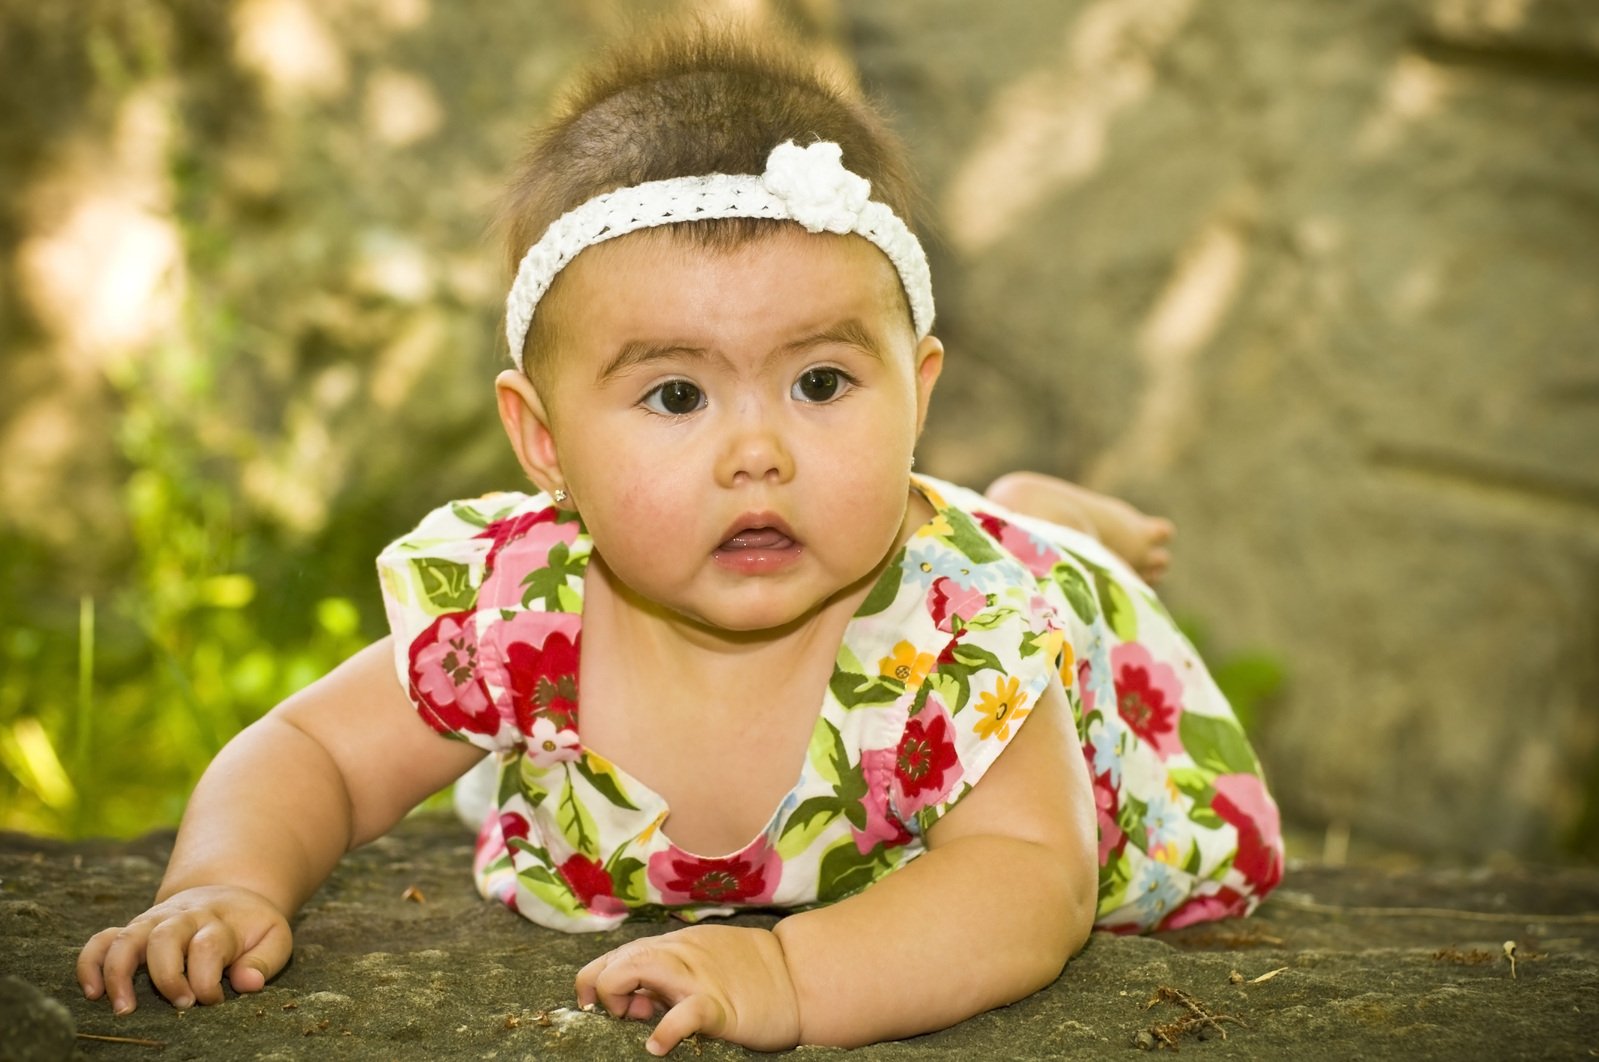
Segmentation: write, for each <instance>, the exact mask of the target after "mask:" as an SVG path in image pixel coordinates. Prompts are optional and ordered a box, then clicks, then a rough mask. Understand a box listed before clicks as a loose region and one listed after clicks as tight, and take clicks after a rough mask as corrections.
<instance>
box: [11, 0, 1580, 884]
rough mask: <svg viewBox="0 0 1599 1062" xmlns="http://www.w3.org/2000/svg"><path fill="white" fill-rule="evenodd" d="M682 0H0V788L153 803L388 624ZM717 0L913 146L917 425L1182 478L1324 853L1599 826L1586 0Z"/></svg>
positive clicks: (1248, 683) (480, 473)
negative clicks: (547, 171) (597, 127)
mask: <svg viewBox="0 0 1599 1062" xmlns="http://www.w3.org/2000/svg"><path fill="white" fill-rule="evenodd" d="M681 6H686V4H681V3H675V2H673V0H653V2H641V3H622V2H620V0H613V2H610V3H582V2H579V0H516V2H513V3H506V2H503V0H451V2H449V3H443V2H440V0H317V2H312V0H75V2H73V3H70V4H38V3H33V2H28V0H0V65H3V69H5V71H6V76H5V77H4V78H0V189H3V190H4V195H3V196H0V373H3V380H4V383H3V386H0V502H3V505H0V669H3V672H0V763H3V764H4V766H5V768H6V774H5V775H4V776H3V778H0V828H12V829H26V830H31V831H35V832H42V833H65V834H94V833H123V834H125V833H132V832H137V831H140V830H143V829H146V828H148V827H150V826H153V825H157V824H162V823H166V822H169V821H172V820H173V819H175V816H176V815H177V814H178V813H179V811H180V810H181V806H182V801H183V798H184V795H185V794H186V791H187V787H188V785H189V784H190V783H191V782H192V779H193V777H194V776H195V775H196V774H197V772H198V771H199V770H200V769H201V768H202V767H203V766H204V764H205V762H206V761H207V760H209V758H210V756H211V755H212V754H213V753H214V751H215V749H216V748H217V747H218V746H219V745H220V744H221V743H222V742H223V741H225V740H226V739H227V737H228V736H230V735H231V734H232V733H233V732H235V731H236V730H237V729H238V727H239V726H241V725H243V724H244V723H246V722H248V721H249V720H250V719H252V718H254V717H255V716H256V715H258V714H259V713H260V712H261V711H264V710H265V709H266V708H267V707H269V706H270V705H271V704H272V703H273V702H274V701H275V700H277V699H278V698H280V697H281V696H283V695H285V694H286V693H287V692H289V691H291V690H292V689H295V688H297V687H298V686H300V685H302V684H303V683H304V682H306V681H308V680H309V679H310V678H311V677H313V676H314V675H316V674H317V673H319V672H320V671H322V670H324V669H325V668H326V667H328V666H330V665H331V664H332V663H333V662H335V661H337V660H338V659H340V658H342V657H343V656H344V655H346V654H347V653H348V652H350V651H351V650H352V649H353V648H354V647H356V646H358V645H360V644H362V643H363V642H365V641H366V640H368V639H370V638H372V637H375V636H377V635H378V634H380V633H381V632H382V617H381V607H380V605H379V602H378V599H377V594H376V586H375V582H374V581H373V578H372V567H371V558H372V556H373V554H374V553H375V551H376V550H377V549H378V548H379V547H380V546H381V545H382V544H383V543H384V542H386V541H387V540H388V539H389V538H391V537H392V536H394V535H396V534H398V533H400V532H402V531H403V530H405V529H406V528H408V527H409V526H410V525H411V523H413V522H414V520H415V519H416V518H417V517H418V516H419V515H420V514H421V513H422V512H424V511H425V510H426V509H427V508H429V507H430V506H432V505H434V504H436V503H437V502H438V501H440V500H442V499H444V498H447V497H454V496H460V495H465V494H470V493H475V492H479V491H483V490H489V489H496V488H508V487H515V486H516V485H517V484H518V483H519V474H518V473H517V470H516V468H515V465H514V463H513V462H512V461H511V459H510V456H509V453H508V451H507V450H506V447H505V446H504V444H503V443H502V441H501V439H500V436H499V429H498V426H497V422H496V420H495V417H494V414H493V410H492V404H491V399H490V391H489V384H490V381H491V380H492V377H493V374H494V372H495V371H496V370H497V369H498V368H499V367H500V366H501V365H502V364H503V362H504V350H503V340H502V339H500V338H499V337H498V327H497V325H498V312H499V311H498V304H499V300H500V297H501V292H502V283H503V278H502V274H501V266H500V261H499V252H498V249H497V248H496V247H494V246H493V244H492V242H491V241H490V239H489V238H488V237H487V234H486V222H487V219H488V217H489V215H490V212H491V209H492V204H493V200H494V197H495V195H496V193H497V190H498V186H499V181H500V179H501V176H502V174H503V173H504V172H505V170H506V168H507V167H508V165H509V163H510V161H511V160H512V159H513V157H514V156H515V154H516V153H517V151H518V149H519V145H520V141H521V136H522V133H523V131H524V129H525V128H526V126H527V125H528V124H529V123H530V122H531V121H533V120H535V119H536V118H537V117H538V116H539V115H540V113H541V112H542V110H543V107H544V105H545V103H546V101H547V100H548V99H549V97H550V94H551V93H552V91H553V90H554V89H555V88H556V87H557V86H558V85H559V84H560V82H561V79H562V77H563V75H564V74H566V73H567V72H568V71H569V70H570V69H571V68H572V67H573V65H574V64H575V63H576V62H578V61H579V60H581V58H582V57H583V56H584V55H586V54H588V53H589V52H590V51H591V49H592V48H593V47H595V46H596V45H598V44H601V43H603V42H604V41H605V40H608V39H610V38H611V37H612V36H614V35H615V34H617V33H620V32H625V30H626V28H627V27H628V25H629V24H630V21H631V20H632V19H634V18H636V17H640V16H648V15H652V14H658V13H661V12H666V11H670V10H675V9H676V8H678V7H681ZM701 6H704V5H701ZM712 6H713V7H714V8H716V9H718V10H722V11H725V12H728V13H731V14H733V15H736V16H738V17H744V18H749V19H752V20H754V21H755V22H756V23H757V24H759V25H764V26H768V27H775V26H779V25H785V26H788V27H790V29H791V31H793V32H798V33H799V34H801V35H802V36H805V37H808V38H809V39H811V40H812V41H814V42H815V43H816V44H817V46H818V47H819V48H821V49H823V50H825V51H826V52H827V54H829V55H830V56H831V57H832V58H833V60H834V61H835V62H837V64H838V65H839V67H840V68H841V69H843V70H845V71H848V72H849V73H850V74H851V76H853V77H855V78H857V79H858V80H859V82H860V83H861V84H862V85H863V87H864V88H865V89H866V90H867V91H868V92H870V93H871V94H873V95H874V96H875V97H877V98H878V99H879V100H880V101H882V102H883V103H884V104H885V105H886V106H887V108H888V110H889V111H890V112H891V114H892V115H893V117H894V120H895V124H896V125H897V127H898V128H899V130H900V131H901V132H902V133H903V134H904V135H905V137H906V139H907V140H908V142H909V145H910V148H911V151H912V154H913V157H914V159H915V161H916V162H917V164H918V165H919V166H920V168H921V172H922V174H923V177H924V179H925V184H926V189H927V192H928V195H929V202H930V205H931V209H930V212H929V213H930V216H929V217H928V218H926V219H924V221H925V224H924V228H925V229H926V230H927V231H928V232H929V234H930V236H929V241H928V242H929V247H930V252H931V255H932V257H933V260H934V278H935V290H936V293H937V296H938V299H939V316H940V323H939V328H938V331H939V333H940V335H941V336H943V338H944V339H945V342H946V344H947V345H948V347H949V349H950V353H951V358H950V361H949V367H948V369H947V370H946V374H945V378H944V381H943V383H942V385H941V388H940V392H939V395H938V397H937V399H936V400H935V402H936V408H935V413H934V417H933V421H932V424H931V426H930V427H929V430H928V433H927V435H926V437H925V438H924V442H923V447H922V458H921V461H920V463H919V466H920V467H922V468H924V469H926V470H928V471H931V472H933V473H934V474H938V475H943V476H946V477H949V478H953V479H958V480H964V481H968V482H971V483H973V484H974V485H981V484H982V483H983V482H984V481H986V480H987V479H988V478H990V477H992V476H993V475H995V474H997V473H999V472H1001V471H1004V470H1006V469H1010V468H1014V467H1020V466H1026V467H1034V468H1039V469H1041V470H1044V471H1050V472H1055V473H1058V474H1062V475H1066V476H1071V477H1074V478H1078V479H1081V480H1083V481H1086V482H1088V483H1090V484H1093V485H1095V486H1098V487H1100V488H1102V489H1105V490H1109V491H1113V492H1117V493H1121V494H1124V495H1125V496H1127V497H1129V498H1131V499H1132V500H1134V501H1135V502H1137V503H1138V504H1140V505H1142V506H1144V507H1146V508H1149V509H1152V510H1155V511H1159V512H1164V513H1167V514H1169V515H1171V516H1173V517H1174V518H1175V519H1176V520H1177V522H1178V523H1179V525H1180V527H1181V533H1180V540H1179V550H1178V562H1177V565H1176V568H1175V570H1174V573H1173V575H1172V576H1171V577H1170V579H1169V581H1168V584H1167V586H1166V595H1165V596H1166V597H1167V599H1168V601H1169V603H1170V604H1171V606H1172V608H1173V610H1174V612H1176V614H1177V615H1178V616H1179V618H1180V619H1182V620H1183V622H1184V623H1185V624H1186V625H1187V626H1188V627H1189V628H1190V630H1191V631H1192V633H1193V634H1194V636H1195V638H1196V640H1197V641H1198V642H1199V644H1200V647H1201V649H1202V650H1203V651H1205V653H1206V654H1207V656H1208V657H1209V658H1210V659H1211V660H1212V662H1213V664H1214V665H1215V667H1216V669H1217V671H1218V673H1219V674H1220V676H1221V678H1222V680H1223V682H1224V685H1226V687H1227V688H1228V689H1229V692H1230V693H1231V694H1232V695H1233V696H1234V699H1235V701H1236V702H1237V703H1238V705H1239V707H1240V709H1241V712H1242V714H1244V715H1245V716H1246V719H1247V721H1248V725H1249V726H1250V728H1251V730H1252V732H1253V733H1254V735H1255V737H1256V740H1257V742H1258V744H1259V748H1260V750H1261V752H1262V755H1263V757H1264V759H1265V760H1266V763H1267V768H1268V771H1269V773H1270V775H1271V777H1272V779H1273V782H1274V787H1275V789H1276V791H1277V793H1278V796H1279V798H1280V800H1281V802H1282V804H1283V806H1284V809H1285V811H1286V812H1287V813H1288V814H1289V816H1290V817H1291V818H1292V819H1293V820H1295V821H1296V822H1297V823H1299V824H1300V825H1301V826H1303V827H1306V828H1308V829H1309V830H1310V831H1314V834H1315V836H1317V837H1318V838H1319V837H1321V836H1323V834H1324V835H1325V837H1326V839H1327V845H1328V849H1329V851H1328V853H1327V854H1330V855H1333V856H1336V855H1337V854H1338V853H1339V852H1340V851H1341V850H1342V848H1343V846H1344V845H1345V844H1346V843H1347V841H1348V839H1349V838H1351V837H1352V838H1353V839H1354V841H1355V843H1356V844H1357V845H1358V844H1360V843H1363V842H1369V843H1373V844H1380V845H1383V846H1389V847H1394V848H1400V849H1405V850H1409V851H1415V852H1418V853H1421V854H1423V855H1450V856H1465V857H1475V856H1480V855H1483V854H1486V853H1491V852H1496V851H1506V852H1512V853H1517V854H1521V855H1525V856H1537V857H1554V856H1562V855H1565V856H1571V855H1575V856H1580V857H1587V858H1595V857H1599V352H1596V349H1595V345H1596V337H1599V8H1596V7H1594V6H1593V5H1592V4H1589V3H1586V2H1584V0H1405V2H1393V0H1314V2H1304V3H1294V4H1282V3H1276V2H1273V0H1236V2H1232V3H1227V4H1202V3H1199V2H1198V0H1058V2H1050V3H1037V2H1027V0H988V2H985V3H983V4H980V5H979V4H974V3H971V2H969V0H918V2H917V3H915V4H898V3H889V2H887V0H882V2H862V3H834V2H832V0H723V2H721V3H720V4H713V5H712ZM1318 843H1319V842H1318Z"/></svg>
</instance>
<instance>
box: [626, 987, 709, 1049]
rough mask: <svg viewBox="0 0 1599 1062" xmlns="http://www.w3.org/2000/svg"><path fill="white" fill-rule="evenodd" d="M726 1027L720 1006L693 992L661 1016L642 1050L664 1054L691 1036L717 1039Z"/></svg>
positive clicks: (705, 996)
mask: <svg viewBox="0 0 1599 1062" xmlns="http://www.w3.org/2000/svg"><path fill="white" fill-rule="evenodd" d="M726 1025H727V1015H726V1014H725V1013H724V1012H723V1011H722V1005H721V1004H720V1003H718V1002H716V1000H714V999H712V998H711V997H710V996H707V995H704V994H701V993H696V994H694V995H692V996H689V997H687V998H685V999H683V1000H680V1001H679V1002H678V1004H677V1005H676V1006H675V1007H673V1008H672V1009H671V1010H669V1011H667V1012H666V1013H665V1014H663V1015H661V1020H660V1021H659V1022H657V1023H656V1025H655V1031H654V1032H652V1033H650V1038H649V1039H648V1040H646V1041H644V1049H645V1050H646V1051H648V1052H649V1053H650V1054H652V1055H664V1054H667V1053H668V1052H670V1051H671V1050H672V1048H674V1047H676V1046H677V1045H678V1044H679V1043H681V1042H682V1041H683V1040H684V1039H686V1038H687V1037H689V1036H692V1035H693V1034H694V1033H697V1032H702V1033H705V1034H706V1035H707V1036H720V1035H721V1034H722V1032H723V1030H724V1028H725V1026H726Z"/></svg>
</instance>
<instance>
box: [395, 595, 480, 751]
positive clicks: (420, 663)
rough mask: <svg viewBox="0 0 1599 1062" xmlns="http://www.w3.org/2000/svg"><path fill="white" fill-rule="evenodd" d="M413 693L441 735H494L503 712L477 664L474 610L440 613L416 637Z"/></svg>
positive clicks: (413, 660) (411, 667)
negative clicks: (497, 705)
mask: <svg viewBox="0 0 1599 1062" xmlns="http://www.w3.org/2000/svg"><path fill="white" fill-rule="evenodd" d="M410 658H411V660H410V672H411V675H410V678H411V696H412V698H413V699H414V700H415V701H416V702H417V704H418V705H419V706H421V707H422V708H424V709H425V710H424V711H423V712H422V713H421V714H422V717H423V718H424V719H426V720H427V722H428V723H429V724H430V725H431V726H432V727H433V729H435V730H437V731H439V732H440V733H443V734H453V733H459V732H461V731H470V732H472V733H474V734H489V735H492V734H495V733H497V732H498V731H499V729H500V715H499V713H498V712H497V711H496V710H495V707H494V705H493V704H492V703H491V702H490V700H489V692H488V689H487V687H486V686H485V685H484V683H483V676H482V671H481V668H480V667H479V653H478V640H477V631H476V628H475V627H474V625H473V614H472V613H470V612H452V613H449V614H448V615H444V616H440V617H439V618H438V619H436V620H434V621H433V624H432V626H430V627H428V629H427V630H425V631H423V632H422V633H421V634H419V635H417V637H416V638H415V640H413V641H412V642H411V651H410Z"/></svg>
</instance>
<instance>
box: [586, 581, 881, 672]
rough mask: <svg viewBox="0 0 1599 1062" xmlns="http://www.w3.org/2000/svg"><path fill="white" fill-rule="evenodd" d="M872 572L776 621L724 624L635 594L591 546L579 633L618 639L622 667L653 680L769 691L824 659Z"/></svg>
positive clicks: (840, 636) (615, 641)
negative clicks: (738, 626) (764, 625)
mask: <svg viewBox="0 0 1599 1062" xmlns="http://www.w3.org/2000/svg"><path fill="white" fill-rule="evenodd" d="M876 574H877V573H875V572H874V573H873V576H872V577H871V578H868V579H865V580H862V582H861V583H859V584H857V585H855V586H850V587H846V588H845V589H844V590H842V591H840V592H839V593H837V594H835V595H834V596H833V597H832V598H830V599H828V600H827V601H824V602H823V603H822V604H821V606H820V607H819V608H817V609H815V610H813V611H812V612H810V613H808V614H806V615H805V616H802V617H800V618H799V619H797V620H795V621H794V622H792V623H789V624H786V625H784V626H783V627H779V628H775V629H771V630H762V631H728V630H721V629H718V628H715V627H710V626H707V625H705V624H703V623H698V622H696V621H694V620H692V619H690V618H688V617H685V616H682V615H679V614H677V613H675V612H672V611H671V610H669V609H666V608H662V607H661V606H659V605H656V604H654V603H653V602H650V601H647V600H645V599H642V598H640V597H639V596H638V595H637V594H635V593H634V592H633V591H632V590H631V589H629V588H628V587H627V586H626V585H624V584H623V583H622V582H621V581H620V580H618V579H617V578H616V576H615V574H614V573H613V572H612V571H611V570H610V569H609V568H608V567H607V566H606V564H605V562H604V560H603V558H601V557H600V556H598V555H597V554H596V555H595V556H594V557H593V558H592V559H591V561H590V563H589V569H588V575H587V578H586V580H585V583H586V585H585V595H584V603H583V629H584V640H585V642H588V640H589V639H590V637H591V636H599V637H602V638H603V639H604V640H605V641H606V642H607V643H608V644H610V645H612V646H626V647H627V649H626V657H627V660H628V668H627V670H628V671H629V672H631V673H632V674H634V675H640V676H648V677H649V682H650V684H651V685H653V686H656V687H657V688H667V689H677V690H684V691H689V690H705V691H709V690H717V691H721V693H722V694H723V695H724V696H727V695H733V696H734V697H735V698H736V691H740V690H755V689H765V690H767V691H770V690H771V689H773V688H774V687H777V688H781V687H782V686H783V685H784V684H786V683H788V682H791V681H794V680H797V679H800V678H801V677H802V676H805V675H807V674H808V673H810V672H812V671H814V670H815V668H816V662H817V661H818V660H821V659H825V660H826V661H827V662H828V667H829V668H830V667H831V661H832V660H833V658H834V657H835V656H836V655H837V652H838V646H839V643H840V642H841V640H842V639H843V635H844V629H845V627H846V626H847V625H848V624H849V620H850V618H851V617H852V616H853V615H854V614H855V611H856V609H858V608H859V607H860V603H861V602H862V601H863V600H864V599H865V596H866V594H867V593H868V592H869V591H870V589H871V586H872V584H873V582H874V581H875V578H876ZM823 681H824V683H825V678H824V680H823Z"/></svg>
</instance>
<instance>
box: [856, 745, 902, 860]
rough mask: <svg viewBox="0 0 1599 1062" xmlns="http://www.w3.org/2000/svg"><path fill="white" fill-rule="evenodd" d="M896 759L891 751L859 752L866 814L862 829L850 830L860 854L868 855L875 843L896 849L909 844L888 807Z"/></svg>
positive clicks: (894, 753) (895, 753) (863, 803)
mask: <svg viewBox="0 0 1599 1062" xmlns="http://www.w3.org/2000/svg"><path fill="white" fill-rule="evenodd" d="M897 756H898V753H897V750H895V749H867V750H866V751H864V752H862V753H861V773H862V774H864V775H865V776H866V795H865V796H864V797H862V798H861V805H862V807H864V808H865V811H866V828H865V829H861V830H857V829H854V828H853V827H851V830H850V832H851V833H852V834H854V837H855V848H856V849H857V850H858V851H859V852H860V853H861V855H869V854H870V853H871V851H872V849H874V848H876V847H877V846H878V845H879V844H887V845H888V847H890V848H898V847H900V846H901V845H905V844H909V843H910V839H911V835H910V831H908V830H907V829H905V824H904V823H902V822H900V821H899V819H898V818H897V817H895V815H894V809H893V808H892V807H891V806H890V805H889V795H890V794H891V792H892V791H893V786H894V781H895V778H894V767H895V760H896V759H897Z"/></svg>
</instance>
